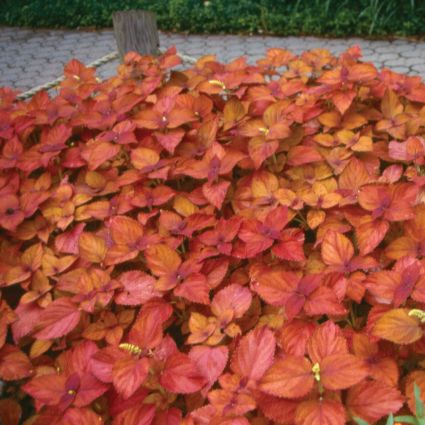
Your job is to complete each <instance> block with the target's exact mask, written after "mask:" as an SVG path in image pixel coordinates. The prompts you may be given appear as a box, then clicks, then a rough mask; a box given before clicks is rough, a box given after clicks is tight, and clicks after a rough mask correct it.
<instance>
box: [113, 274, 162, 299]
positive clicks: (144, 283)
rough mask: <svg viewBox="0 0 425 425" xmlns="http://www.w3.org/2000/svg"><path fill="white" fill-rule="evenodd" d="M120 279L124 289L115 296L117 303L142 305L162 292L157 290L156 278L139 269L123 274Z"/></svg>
mask: <svg viewBox="0 0 425 425" xmlns="http://www.w3.org/2000/svg"><path fill="white" fill-rule="evenodd" d="M118 281H119V282H120V283H121V285H122V286H123V290H122V292H119V293H118V295H117V296H116V297H115V302H116V303H117V304H123V305H142V304H145V303H146V302H148V301H149V300H150V299H152V298H155V297H159V296H160V293H159V292H158V291H156V290H155V282H156V280H155V279H154V278H153V277H152V276H150V275H148V274H146V273H143V272H141V271H139V270H132V271H129V272H125V273H123V274H121V275H120V277H119V278H118Z"/></svg>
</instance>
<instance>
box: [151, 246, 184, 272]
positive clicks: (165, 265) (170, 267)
mask: <svg viewBox="0 0 425 425" xmlns="http://www.w3.org/2000/svg"><path fill="white" fill-rule="evenodd" d="M145 256H146V261H147V264H148V267H149V269H150V270H151V272H152V273H153V274H154V275H155V276H158V277H161V276H164V275H167V274H169V273H170V272H173V271H176V270H177V269H178V268H179V266H180V264H181V262H182V261H181V259H180V257H179V255H178V254H177V253H176V252H175V251H173V250H172V249H171V248H170V247H169V246H167V245H164V244H158V245H155V246H153V247H150V248H148V249H147V250H146V252H145Z"/></svg>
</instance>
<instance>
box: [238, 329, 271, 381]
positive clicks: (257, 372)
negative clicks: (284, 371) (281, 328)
mask: <svg viewBox="0 0 425 425" xmlns="http://www.w3.org/2000/svg"><path fill="white" fill-rule="evenodd" d="M275 346H276V340H275V337H274V335H273V332H272V331H271V330H269V329H267V328H265V327H263V328H257V329H255V330H253V331H252V332H250V333H249V334H247V335H246V336H244V337H243V338H242V339H241V340H240V342H239V344H238V347H237V349H236V351H235V354H234V357H233V358H232V365H231V366H232V370H233V371H234V372H235V373H237V374H238V375H239V376H241V377H242V378H247V379H248V380H253V381H259V380H260V379H261V378H262V376H263V375H264V373H265V372H266V370H267V369H268V368H269V367H270V366H271V364H272V362H273V357H274V351H275Z"/></svg>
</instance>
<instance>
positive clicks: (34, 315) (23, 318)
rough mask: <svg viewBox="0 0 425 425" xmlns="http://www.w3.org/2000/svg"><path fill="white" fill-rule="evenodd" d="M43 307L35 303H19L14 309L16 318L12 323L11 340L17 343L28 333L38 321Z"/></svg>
mask: <svg viewBox="0 0 425 425" xmlns="http://www.w3.org/2000/svg"><path fill="white" fill-rule="evenodd" d="M42 312H43V309H42V308H41V307H40V306H39V305H38V304H37V303H36V302H32V303H28V304H19V305H18V307H17V308H16V310H15V313H16V314H17V316H18V319H17V320H16V321H15V322H13V323H12V326H11V328H12V334H13V341H14V342H15V344H17V343H18V342H19V341H20V339H21V338H23V337H24V336H26V335H28V334H29V333H30V332H32V330H33V329H34V328H35V326H36V325H37V324H38V323H39V320H40V316H41V313H42Z"/></svg>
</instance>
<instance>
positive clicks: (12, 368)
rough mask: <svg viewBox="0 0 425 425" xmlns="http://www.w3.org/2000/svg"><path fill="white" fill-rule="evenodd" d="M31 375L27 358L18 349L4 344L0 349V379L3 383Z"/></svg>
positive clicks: (31, 368)
mask: <svg viewBox="0 0 425 425" xmlns="http://www.w3.org/2000/svg"><path fill="white" fill-rule="evenodd" d="M32 373H33V367H32V364H31V361H30V359H29V358H28V356H27V355H26V354H25V353H24V352H23V351H21V350H20V349H19V348H17V347H15V346H13V345H9V344H6V345H4V346H3V347H2V348H0V378H1V379H2V380H4V381H17V380H19V379H23V378H27V377H29V376H31V375H32Z"/></svg>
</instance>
